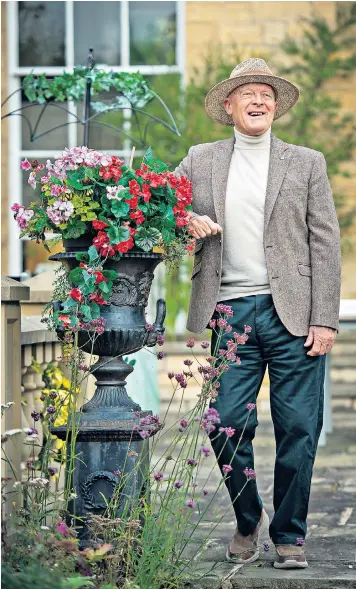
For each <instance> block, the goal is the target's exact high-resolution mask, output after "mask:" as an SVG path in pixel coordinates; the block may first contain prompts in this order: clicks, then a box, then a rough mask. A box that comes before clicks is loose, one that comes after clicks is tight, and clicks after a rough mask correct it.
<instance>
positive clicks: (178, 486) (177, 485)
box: [174, 481, 183, 489]
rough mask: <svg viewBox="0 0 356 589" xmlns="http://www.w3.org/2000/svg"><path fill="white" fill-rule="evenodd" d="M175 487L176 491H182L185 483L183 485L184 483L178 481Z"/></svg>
mask: <svg viewBox="0 0 356 589" xmlns="http://www.w3.org/2000/svg"><path fill="white" fill-rule="evenodd" d="M174 486H175V488H176V489H180V488H181V487H183V483H182V481H176V482H175V483H174Z"/></svg>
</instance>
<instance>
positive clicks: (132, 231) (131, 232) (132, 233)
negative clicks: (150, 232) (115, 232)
mask: <svg viewBox="0 0 356 589" xmlns="http://www.w3.org/2000/svg"><path fill="white" fill-rule="evenodd" d="M129 231H130V237H135V235H136V233H137V229H134V227H129Z"/></svg>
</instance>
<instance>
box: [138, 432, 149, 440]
mask: <svg viewBox="0 0 356 589" xmlns="http://www.w3.org/2000/svg"><path fill="white" fill-rule="evenodd" d="M138 433H139V434H140V436H141V438H142V439H143V440H144V439H145V438H148V436H149V435H150V432H149V431H147V430H146V429H142V430H140V431H139V432H138Z"/></svg>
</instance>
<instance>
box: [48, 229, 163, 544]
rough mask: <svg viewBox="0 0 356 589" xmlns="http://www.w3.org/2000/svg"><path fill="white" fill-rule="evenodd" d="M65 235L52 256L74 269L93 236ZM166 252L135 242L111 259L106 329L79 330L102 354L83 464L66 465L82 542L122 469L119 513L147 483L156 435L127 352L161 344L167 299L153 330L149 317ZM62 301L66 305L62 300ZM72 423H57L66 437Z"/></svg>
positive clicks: (79, 448) (83, 438) (81, 441)
mask: <svg viewBox="0 0 356 589" xmlns="http://www.w3.org/2000/svg"><path fill="white" fill-rule="evenodd" d="M63 243H64V247H65V250H66V251H65V252H63V253H59V254H55V255H53V256H51V260H55V261H57V262H63V263H64V265H65V266H66V268H67V270H68V271H70V270H72V269H73V268H75V267H76V266H78V264H79V262H78V260H77V259H76V254H77V253H79V252H87V251H88V248H89V247H90V245H91V244H92V241H91V237H90V236H83V237H82V238H80V239H75V240H64V241H63ZM162 259H163V256H162V254H160V253H145V252H143V251H132V250H131V251H130V252H129V253H127V254H124V255H123V256H122V257H121V258H117V259H114V258H110V259H108V260H107V261H106V262H105V265H104V268H105V269H106V270H115V271H116V272H117V273H118V278H117V280H115V282H114V286H113V291H112V294H111V297H110V299H109V303H110V304H108V305H105V306H103V307H102V308H101V316H102V317H103V318H104V319H105V321H106V323H105V330H104V333H103V334H102V335H98V336H97V337H96V339H95V341H94V343H93V338H92V337H91V336H90V335H89V332H88V331H85V330H79V332H78V338H79V346H80V347H81V348H82V349H83V350H84V351H85V352H88V353H92V354H94V355H98V356H99V359H98V361H97V362H96V364H94V366H93V367H92V369H91V373H92V374H93V375H94V376H95V378H96V391H95V393H94V396H93V397H92V399H91V400H90V401H88V402H87V403H85V404H84V405H83V407H82V409H81V411H80V412H78V413H77V414H76V423H77V425H76V429H77V432H78V433H77V436H76V445H75V453H76V456H77V459H76V461H75V468H74V471H73V472H72V473H69V472H68V470H67V472H66V476H67V477H68V476H70V477H71V483H70V485H71V488H72V489H73V492H74V493H75V494H76V495H77V497H76V498H75V499H73V500H72V501H71V502H70V504H69V512H70V514H71V518H70V519H71V521H72V523H74V524H75V525H78V521H80V522H82V523H81V524H80V525H79V538H80V543H81V546H82V547H83V546H85V545H87V544H88V542H89V541H90V534H89V530H88V528H87V526H86V524H85V519H86V515H87V514H88V513H89V512H90V513H94V514H103V513H104V512H105V509H106V502H105V500H104V498H103V496H104V497H105V499H106V501H108V502H109V501H110V499H111V498H112V495H113V493H114V491H115V489H116V488H117V485H118V477H119V476H121V477H125V478H124V479H123V480H124V481H127V482H125V483H124V484H123V487H120V494H121V495H122V500H121V501H120V500H119V502H118V506H117V513H116V516H119V515H120V513H121V512H122V510H123V509H124V508H125V511H126V510H127V505H126V506H125V503H126V501H127V498H128V497H131V498H132V499H133V498H136V499H137V498H138V497H140V496H141V495H143V494H144V493H145V492H146V490H147V484H148V481H146V473H147V472H148V460H149V452H148V451H149V440H148V439H142V438H141V436H140V434H139V433H138V431H137V429H135V426H136V428H137V426H138V425H139V420H140V418H141V417H146V416H147V415H149V414H150V412H147V411H146V412H143V411H142V410H141V407H140V406H139V405H138V404H137V403H135V402H134V401H133V400H132V399H130V397H129V396H128V394H127V392H126V388H125V385H126V378H127V377H128V376H129V374H130V373H131V372H132V371H133V370H134V368H133V366H131V365H130V364H128V363H127V362H125V361H124V360H123V358H122V357H123V356H126V355H128V354H131V353H133V352H136V351H138V350H140V349H141V348H142V347H143V346H154V345H155V344H156V342H157V338H158V335H161V334H163V332H164V327H163V322H164V319H165V313H166V306H165V301H164V300H162V299H159V300H158V301H157V314H156V320H155V322H154V324H153V326H152V329H151V330H150V331H148V330H147V325H146V319H145V308H146V306H147V302H148V296H149V293H150V288H151V284H152V280H153V277H154V274H153V272H154V269H155V268H156V266H157V265H158V264H159V263H160V262H161V261H162ZM54 305H57V308H60V307H58V306H59V305H60V303H54ZM59 335H60V334H59ZM67 428H68V429H69V431H68V434H69V437H70V435H71V428H72V424H69V423H68V424H67V425H66V426H62V427H57V428H53V430H52V431H53V433H54V434H55V435H57V436H58V437H59V438H61V439H66V435H67ZM68 447H69V448H70V445H69V444H68ZM67 464H69V456H68V459H67ZM138 464H139V468H138ZM118 473H120V474H118ZM73 516H75V518H73ZM78 518H79V519H78Z"/></svg>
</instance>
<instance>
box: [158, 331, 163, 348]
mask: <svg viewBox="0 0 356 589" xmlns="http://www.w3.org/2000/svg"><path fill="white" fill-rule="evenodd" d="M163 344H164V335H163V334H162V333H160V334H159V335H158V336H157V345H158V346H163Z"/></svg>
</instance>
